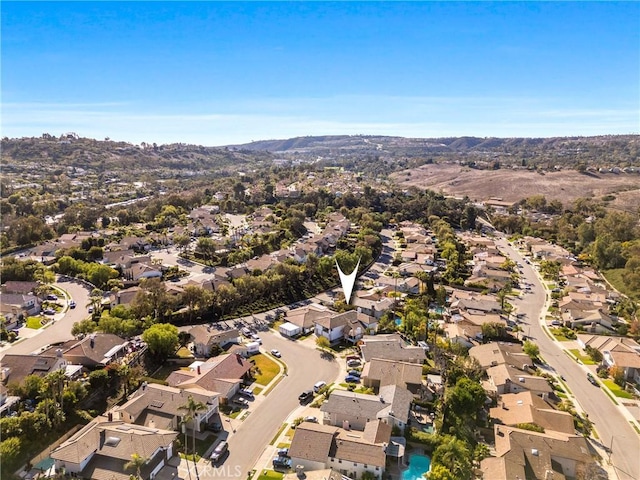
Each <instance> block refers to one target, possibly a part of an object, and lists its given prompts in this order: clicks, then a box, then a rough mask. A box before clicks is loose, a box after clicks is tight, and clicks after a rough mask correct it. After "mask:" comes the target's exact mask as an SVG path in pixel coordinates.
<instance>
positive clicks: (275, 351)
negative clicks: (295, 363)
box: [271, 348, 282, 358]
mask: <svg viewBox="0 0 640 480" xmlns="http://www.w3.org/2000/svg"><path fill="white" fill-rule="evenodd" d="M271 355H273V356H274V357H276V358H280V357H282V354H281V353H280V351H279V350H276V349H275V348H274V349H272V350H271Z"/></svg>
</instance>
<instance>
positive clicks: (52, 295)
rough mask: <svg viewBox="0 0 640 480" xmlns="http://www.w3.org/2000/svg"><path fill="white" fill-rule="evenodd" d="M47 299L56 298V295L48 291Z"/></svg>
mask: <svg viewBox="0 0 640 480" xmlns="http://www.w3.org/2000/svg"><path fill="white" fill-rule="evenodd" d="M47 300H58V296H57V295H54V294H53V293H50V294H49V295H47Z"/></svg>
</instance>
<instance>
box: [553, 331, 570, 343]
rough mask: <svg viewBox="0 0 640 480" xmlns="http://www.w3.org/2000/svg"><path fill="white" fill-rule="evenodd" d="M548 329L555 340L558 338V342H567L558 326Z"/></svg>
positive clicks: (567, 339)
mask: <svg viewBox="0 0 640 480" xmlns="http://www.w3.org/2000/svg"><path fill="white" fill-rule="evenodd" d="M549 331H550V332H551V335H553V336H554V337H556V340H558V341H559V342H568V341H569V340H570V339H569V338H567V337H565V336H564V335H563V334H562V330H560V329H559V328H550V329H549Z"/></svg>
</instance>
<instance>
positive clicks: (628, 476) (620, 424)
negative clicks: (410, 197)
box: [496, 239, 640, 480]
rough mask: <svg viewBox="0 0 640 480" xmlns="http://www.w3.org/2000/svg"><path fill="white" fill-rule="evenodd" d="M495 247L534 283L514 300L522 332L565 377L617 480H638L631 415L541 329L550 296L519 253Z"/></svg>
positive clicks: (639, 440) (639, 459) (638, 440)
mask: <svg viewBox="0 0 640 480" xmlns="http://www.w3.org/2000/svg"><path fill="white" fill-rule="evenodd" d="M496 244H497V245H499V246H500V247H501V248H502V251H503V252H504V253H505V254H507V255H508V256H509V257H510V258H511V259H512V260H514V261H516V262H520V263H521V264H522V266H523V272H524V279H525V280H526V281H527V282H528V283H530V284H533V287H532V289H531V292H530V293H526V294H525V295H524V297H523V298H522V299H516V300H515V301H513V303H514V304H515V306H517V307H518V311H519V312H523V313H525V315H526V316H525V320H524V321H525V323H524V324H522V325H521V326H522V327H523V333H524V334H525V335H526V336H527V337H528V338H529V339H531V340H532V341H533V342H535V343H536V345H538V347H539V348H540V355H541V357H542V358H543V359H544V361H545V362H546V363H547V364H548V365H549V366H550V367H551V368H552V369H553V370H555V372H556V373H557V374H558V375H562V376H563V377H564V378H566V384H567V385H568V387H569V388H570V390H571V393H572V394H573V396H574V397H575V399H576V400H577V403H578V408H579V410H582V411H584V412H586V413H587V414H588V416H589V420H591V421H592V422H593V423H594V428H595V430H596V432H597V436H598V437H597V442H599V443H600V444H601V446H602V447H603V448H605V449H610V455H609V456H608V457H609V458H605V460H607V461H609V462H610V463H611V464H612V465H613V468H614V470H615V472H616V474H617V475H618V478H619V480H638V479H640V436H639V435H638V434H637V433H636V431H635V430H634V428H633V427H632V426H631V423H630V422H631V421H632V418H630V414H629V413H628V412H626V410H625V409H624V408H621V407H620V405H614V403H613V402H612V401H611V399H610V398H609V397H608V396H607V394H606V393H605V392H604V391H603V389H602V388H599V387H597V386H594V385H592V384H591V383H590V382H589V381H588V380H587V376H586V375H587V373H588V371H589V369H588V368H587V367H586V366H584V365H579V364H577V363H576V362H575V361H574V360H573V359H571V358H570V357H569V356H568V355H567V354H566V353H565V352H564V351H563V349H562V346H561V345H560V342H557V341H555V340H553V339H551V338H550V336H549V335H548V334H547V333H546V332H545V331H544V330H543V324H544V323H545V313H546V311H547V308H546V307H547V305H546V302H547V301H548V295H549V293H548V292H547V291H546V290H545V288H544V286H543V285H542V283H541V281H540V278H539V277H538V275H537V273H536V272H535V270H534V269H533V267H532V266H531V265H529V264H527V263H526V262H525V260H524V257H523V256H522V255H521V254H520V252H518V251H517V250H516V249H514V248H513V247H511V246H510V245H509V244H508V242H507V241H506V240H505V239H501V240H497V241H496Z"/></svg>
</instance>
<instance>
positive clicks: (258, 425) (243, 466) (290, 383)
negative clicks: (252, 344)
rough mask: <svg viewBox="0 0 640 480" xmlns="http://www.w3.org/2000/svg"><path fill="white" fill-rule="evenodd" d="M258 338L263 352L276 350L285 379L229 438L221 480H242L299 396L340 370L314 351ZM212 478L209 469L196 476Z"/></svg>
mask: <svg viewBox="0 0 640 480" xmlns="http://www.w3.org/2000/svg"><path fill="white" fill-rule="evenodd" d="M260 337H261V338H262V341H263V348H264V349H265V350H267V351H269V350H271V349H273V348H275V349H278V350H280V353H282V359H281V360H282V361H284V362H285V363H286V364H287V367H288V375H287V376H285V377H284V379H283V380H282V381H280V383H278V385H276V387H275V388H274V389H273V390H272V391H271V392H270V393H269V394H268V395H267V396H266V397H265V398H264V399H263V400H262V401H261V403H260V404H259V405H258V406H257V407H256V408H255V410H253V411H252V412H251V413H250V414H249V416H248V417H247V418H246V419H245V420H244V421H243V422H242V424H241V425H240V427H238V429H237V431H236V432H235V433H234V434H233V435H231V436H230V438H229V440H228V442H229V456H228V458H226V459H225V461H224V463H223V464H222V466H221V467H223V468H224V472H225V474H226V477H225V478H233V477H238V478H240V477H241V478H246V473H247V472H248V471H250V470H251V469H252V468H253V466H254V465H255V464H256V462H257V461H258V459H259V458H260V456H261V454H262V452H263V451H264V449H265V447H267V446H268V445H269V443H270V442H271V440H272V439H273V437H274V436H275V435H276V433H278V430H279V429H280V427H281V426H282V424H283V423H284V421H285V420H286V419H287V417H289V415H290V414H291V413H292V412H293V411H294V410H295V409H296V408H297V407H298V406H299V405H300V404H299V402H298V395H299V394H300V392H302V391H303V390H308V389H310V388H311V387H313V385H314V383H316V382H318V381H320V380H324V381H326V382H327V383H330V382H333V381H335V380H336V378H337V377H338V374H339V370H340V369H339V366H338V361H337V360H335V359H334V360H326V359H323V358H322V357H321V356H320V352H319V351H318V350H316V349H315V348H311V347H310V346H306V345H303V344H301V343H300V342H295V341H291V340H287V339H285V338H282V337H281V336H280V335H279V334H273V333H266V332H262V333H261V334H260ZM225 428H226V425H225ZM238 472H239V473H238ZM216 476H217V478H220V472H216V471H215V470H214V469H211V468H206V469H204V471H201V472H200V478H201V479H203V478H216Z"/></svg>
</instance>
